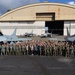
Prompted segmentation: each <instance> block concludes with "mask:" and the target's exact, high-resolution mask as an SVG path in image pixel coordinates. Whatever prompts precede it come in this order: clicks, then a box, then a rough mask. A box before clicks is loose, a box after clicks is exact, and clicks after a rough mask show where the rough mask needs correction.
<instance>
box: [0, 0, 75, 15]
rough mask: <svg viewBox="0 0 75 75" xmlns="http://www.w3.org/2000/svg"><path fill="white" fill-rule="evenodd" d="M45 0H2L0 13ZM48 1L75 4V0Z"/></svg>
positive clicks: (0, 0)
mask: <svg viewBox="0 0 75 75" xmlns="http://www.w3.org/2000/svg"><path fill="white" fill-rule="evenodd" d="M43 1H44V0H0V15H2V14H4V13H6V12H7V10H9V9H14V8H17V7H20V6H24V5H27V4H33V3H40V2H43ZM47 1H48V2H58V3H65V4H71V5H75V0H47Z"/></svg>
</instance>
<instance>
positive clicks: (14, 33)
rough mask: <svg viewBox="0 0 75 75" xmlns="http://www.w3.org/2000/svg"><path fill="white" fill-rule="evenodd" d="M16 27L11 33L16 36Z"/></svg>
mask: <svg viewBox="0 0 75 75" xmlns="http://www.w3.org/2000/svg"><path fill="white" fill-rule="evenodd" d="M16 30H17V29H16V28H15V30H14V32H13V33H12V34H11V36H16Z"/></svg>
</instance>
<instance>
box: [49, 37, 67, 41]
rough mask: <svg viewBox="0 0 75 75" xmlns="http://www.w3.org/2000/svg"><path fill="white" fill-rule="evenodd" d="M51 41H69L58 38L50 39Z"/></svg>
mask: <svg viewBox="0 0 75 75" xmlns="http://www.w3.org/2000/svg"><path fill="white" fill-rule="evenodd" d="M49 40H53V41H67V40H66V39H58V38H49Z"/></svg>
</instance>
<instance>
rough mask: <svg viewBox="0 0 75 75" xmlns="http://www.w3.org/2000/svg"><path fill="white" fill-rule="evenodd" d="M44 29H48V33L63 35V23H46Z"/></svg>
mask: <svg viewBox="0 0 75 75" xmlns="http://www.w3.org/2000/svg"><path fill="white" fill-rule="evenodd" d="M45 27H48V32H49V33H51V32H52V33H53V34H59V35H63V30H64V21H46V22H45Z"/></svg>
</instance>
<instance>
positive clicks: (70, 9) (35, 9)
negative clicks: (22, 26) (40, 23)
mask: <svg viewBox="0 0 75 75" xmlns="http://www.w3.org/2000/svg"><path fill="white" fill-rule="evenodd" d="M36 20H45V21H51V20H75V6H72V5H68V4H61V3H48V2H44V3H37V4H30V5H26V6H22V7H19V8H16V9H14V10H11V11H9V12H7V13H5V14H4V15H2V16H0V21H36Z"/></svg>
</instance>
